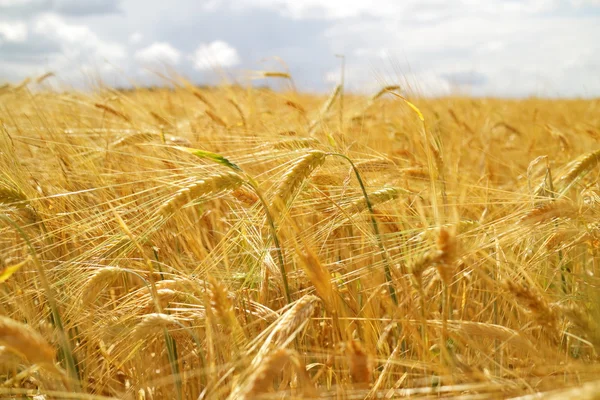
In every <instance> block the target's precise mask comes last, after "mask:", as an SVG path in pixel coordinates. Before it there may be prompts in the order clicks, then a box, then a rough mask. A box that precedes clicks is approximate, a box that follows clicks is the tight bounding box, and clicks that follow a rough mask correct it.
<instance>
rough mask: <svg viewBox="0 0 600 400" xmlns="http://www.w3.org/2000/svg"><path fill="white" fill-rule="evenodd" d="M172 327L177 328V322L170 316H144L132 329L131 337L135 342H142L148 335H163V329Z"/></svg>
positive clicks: (158, 314) (152, 314)
mask: <svg viewBox="0 0 600 400" xmlns="http://www.w3.org/2000/svg"><path fill="white" fill-rule="evenodd" d="M173 325H177V326H179V321H178V320H177V318H175V317H173V316H172V315H168V314H163V313H151V314H146V315H144V316H143V317H142V318H141V320H140V322H138V323H137V325H136V326H135V327H134V328H133V331H132V332H131V337H132V338H133V339H134V340H136V341H137V340H144V339H146V338H147V337H148V336H150V335H155V334H157V333H163V332H164V329H165V328H168V327H171V326H173Z"/></svg>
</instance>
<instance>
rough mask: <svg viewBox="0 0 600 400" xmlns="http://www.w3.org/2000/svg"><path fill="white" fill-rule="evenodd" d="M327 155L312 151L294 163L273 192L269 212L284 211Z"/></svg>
mask: <svg viewBox="0 0 600 400" xmlns="http://www.w3.org/2000/svg"><path fill="white" fill-rule="evenodd" d="M326 157H327V154H326V153H324V152H322V151H319V150H313V151H310V152H308V153H307V154H305V155H303V156H302V157H300V158H299V159H297V160H296V161H295V162H294V165H293V166H292V167H291V168H290V169H289V170H288V171H287V172H286V173H285V174H284V175H283V180H282V181H281V183H280V184H279V186H278V187H277V189H276V190H275V193H274V195H273V200H272V201H271V210H272V211H273V212H275V213H278V212H281V211H283V210H285V208H286V207H287V206H288V203H289V201H290V200H291V199H293V198H294V196H295V195H296V192H297V191H298V190H299V189H300V187H301V186H302V184H303V183H304V181H305V180H306V178H308V177H309V176H310V174H311V173H312V172H313V171H314V170H315V169H316V168H318V167H319V166H321V165H323V163H324V162H325V158H326Z"/></svg>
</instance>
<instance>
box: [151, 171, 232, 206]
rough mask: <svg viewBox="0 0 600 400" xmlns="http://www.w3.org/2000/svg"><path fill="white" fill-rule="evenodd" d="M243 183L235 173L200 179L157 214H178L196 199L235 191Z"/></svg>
mask: <svg viewBox="0 0 600 400" xmlns="http://www.w3.org/2000/svg"><path fill="white" fill-rule="evenodd" d="M243 183H244V180H243V179H242V177H240V176H239V175H238V174H236V173H234V172H226V173H223V174H220V175H213V176H211V177H208V178H205V179H199V180H197V181H195V182H192V183H191V184H189V185H188V186H186V187H184V188H182V189H179V190H178V191H177V192H176V193H175V194H174V195H173V196H171V197H170V198H169V199H168V200H167V201H165V202H164V203H163V204H162V205H161V206H160V207H159V209H158V211H157V213H158V214H160V215H165V214H169V213H173V212H176V211H177V210H179V209H180V208H182V207H183V206H185V205H186V204H188V203H189V202H191V201H193V200H194V199H197V198H200V197H202V196H207V195H210V194H214V193H218V192H223V191H227V190H235V189H237V188H238V187H240V186H241V185H242V184H243Z"/></svg>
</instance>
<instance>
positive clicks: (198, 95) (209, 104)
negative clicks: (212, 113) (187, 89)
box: [192, 91, 215, 110]
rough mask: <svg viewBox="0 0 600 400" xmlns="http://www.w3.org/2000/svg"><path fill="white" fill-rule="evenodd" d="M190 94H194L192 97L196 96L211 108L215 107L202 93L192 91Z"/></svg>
mask: <svg viewBox="0 0 600 400" xmlns="http://www.w3.org/2000/svg"><path fill="white" fill-rule="evenodd" d="M192 94H193V95H194V97H196V98H197V99H198V100H200V101H201V102H202V103H204V104H205V105H206V106H207V107H208V108H210V109H211V110H214V109H215V106H214V105H213V104H212V103H211V102H210V101H209V100H208V99H207V98H206V96H204V95H203V94H202V93H200V92H198V91H194V92H193V93H192Z"/></svg>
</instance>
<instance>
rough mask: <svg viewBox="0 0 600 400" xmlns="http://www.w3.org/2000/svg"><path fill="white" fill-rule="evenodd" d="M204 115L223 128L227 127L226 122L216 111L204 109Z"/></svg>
mask: <svg viewBox="0 0 600 400" xmlns="http://www.w3.org/2000/svg"><path fill="white" fill-rule="evenodd" d="M204 113H205V114H206V115H208V117H209V118H210V119H211V120H212V121H213V122H214V123H215V124H217V125H219V126H222V127H223V128H227V123H226V122H225V121H224V120H223V118H221V117H219V116H218V115H217V114H216V113H214V112H213V111H211V110H206V111H204Z"/></svg>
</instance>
